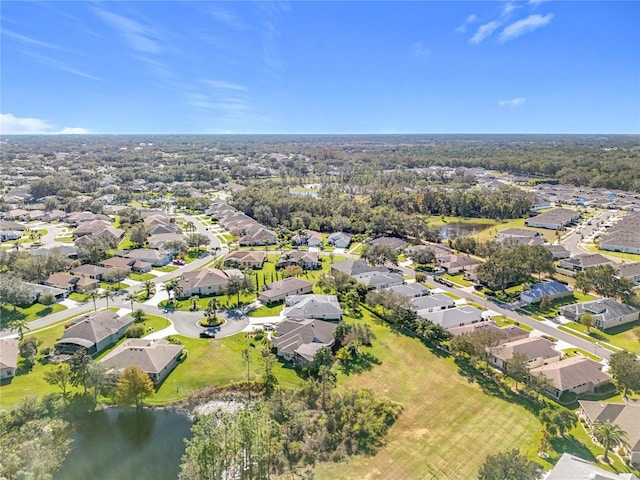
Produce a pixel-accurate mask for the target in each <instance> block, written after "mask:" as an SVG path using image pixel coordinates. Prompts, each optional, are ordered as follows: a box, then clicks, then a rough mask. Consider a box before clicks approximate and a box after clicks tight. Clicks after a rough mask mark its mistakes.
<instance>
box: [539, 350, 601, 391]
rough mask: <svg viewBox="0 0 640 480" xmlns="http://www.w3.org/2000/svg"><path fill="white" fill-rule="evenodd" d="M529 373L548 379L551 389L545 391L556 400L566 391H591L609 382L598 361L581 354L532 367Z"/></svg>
mask: <svg viewBox="0 0 640 480" xmlns="http://www.w3.org/2000/svg"><path fill="white" fill-rule="evenodd" d="M530 373H531V374H532V375H544V376H545V377H546V378H547V380H549V383H550V384H551V389H550V390H548V391H547V393H548V394H549V395H550V396H551V397H553V398H555V399H556V400H558V399H559V398H560V397H561V396H562V394H563V393H566V392H573V393H575V394H577V395H579V394H581V393H593V392H594V391H595V389H596V388H597V387H601V386H604V385H606V384H608V383H609V382H611V377H610V376H609V375H608V374H606V373H605V372H603V371H602V365H601V364H600V363H598V362H594V361H593V360H591V359H590V358H587V357H583V356H581V355H578V356H575V357H571V358H566V359H564V360H561V361H559V362H554V363H548V364H545V365H541V366H539V367H536V368H532V369H531V370H530Z"/></svg>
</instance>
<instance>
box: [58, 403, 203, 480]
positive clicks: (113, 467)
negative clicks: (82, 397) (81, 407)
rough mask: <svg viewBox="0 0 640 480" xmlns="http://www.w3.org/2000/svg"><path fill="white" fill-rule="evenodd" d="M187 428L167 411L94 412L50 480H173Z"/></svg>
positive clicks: (188, 424)
mask: <svg viewBox="0 0 640 480" xmlns="http://www.w3.org/2000/svg"><path fill="white" fill-rule="evenodd" d="M190 428H191V422H190V421H189V419H188V418H187V417H186V416H185V415H181V414H179V413H176V412H174V411H172V410H151V409H147V410H144V411H143V412H142V415H140V416H139V415H137V414H136V411H135V409H122V408H109V409H106V410H102V411H97V412H94V413H92V414H90V415H89V417H88V418H87V419H86V420H85V421H84V422H82V424H81V425H80V426H79V427H78V430H77V432H76V434H75V436H74V441H73V443H72V445H71V452H70V453H69V455H68V456H67V458H66V459H65V461H64V462H63V464H62V466H61V467H60V470H59V471H58V472H57V474H56V475H55V477H54V480H76V479H77V480H87V479H88V478H95V479H100V480H123V479H136V480H175V479H176V478H177V477H178V472H179V470H180V468H179V467H180V458H181V457H182V454H183V453H184V449H185V444H184V439H185V438H190V437H191V431H190Z"/></svg>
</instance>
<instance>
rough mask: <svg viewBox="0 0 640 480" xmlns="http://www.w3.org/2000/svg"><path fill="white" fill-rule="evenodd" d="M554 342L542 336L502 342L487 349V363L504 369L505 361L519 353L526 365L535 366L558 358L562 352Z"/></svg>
mask: <svg viewBox="0 0 640 480" xmlns="http://www.w3.org/2000/svg"><path fill="white" fill-rule="evenodd" d="M553 347H554V343H553V342H551V341H549V340H547V339H546V338H542V337H527V338H523V339H520V340H514V341H511V342H507V343H503V344H502V345H498V346H497V347H492V348H490V349H489V350H488V357H489V363H491V364H492V365H494V366H496V367H498V368H500V369H503V370H504V369H505V368H506V366H507V362H508V361H509V360H511V359H512V358H513V356H514V355H516V354H517V353H520V354H522V355H524V356H525V358H526V362H527V367H528V368H535V367H539V366H542V365H546V364H548V363H554V362H557V361H559V360H560V357H561V356H562V352H559V351H557V350H556V349H555V348H553Z"/></svg>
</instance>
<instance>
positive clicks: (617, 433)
mask: <svg viewBox="0 0 640 480" xmlns="http://www.w3.org/2000/svg"><path fill="white" fill-rule="evenodd" d="M591 434H592V435H593V436H594V438H595V439H596V440H597V441H598V443H599V444H600V445H602V447H603V448H604V454H603V456H604V461H605V463H609V457H608V456H607V455H608V453H609V450H610V449H611V447H614V446H616V445H626V438H627V432H625V431H624V430H623V429H622V428H621V427H620V426H619V425H616V424H615V423H611V422H610V421H609V420H607V421H606V422H601V421H596V422H594V423H593V427H592V428H591Z"/></svg>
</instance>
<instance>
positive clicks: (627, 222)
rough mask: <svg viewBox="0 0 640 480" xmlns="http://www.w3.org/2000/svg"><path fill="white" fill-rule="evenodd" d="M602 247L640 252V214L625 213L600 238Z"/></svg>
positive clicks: (624, 251) (615, 250)
mask: <svg viewBox="0 0 640 480" xmlns="http://www.w3.org/2000/svg"><path fill="white" fill-rule="evenodd" d="M600 248H601V249H602V250H610V251H614V252H623V253H640V215H639V214H633V215H625V217H624V220H623V221H620V222H618V223H617V224H616V225H614V226H612V227H611V228H609V230H608V231H607V234H606V235H603V236H602V237H601V238H600Z"/></svg>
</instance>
